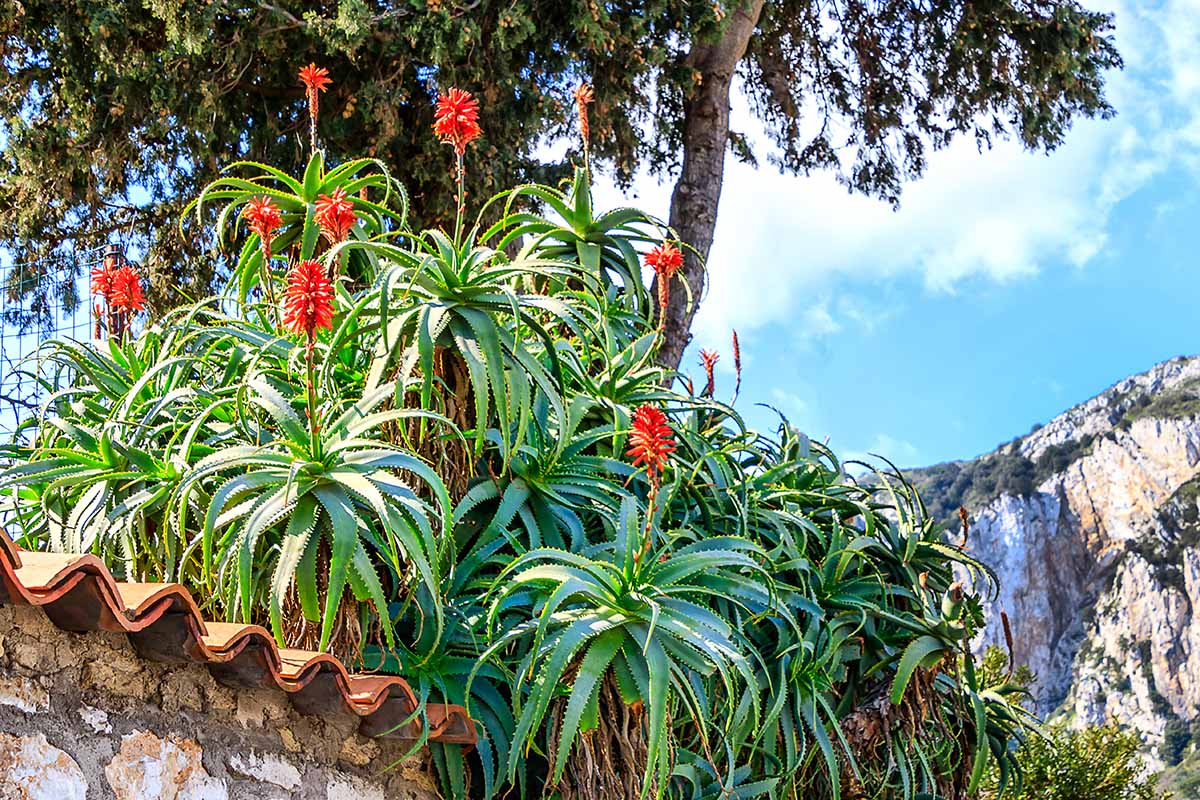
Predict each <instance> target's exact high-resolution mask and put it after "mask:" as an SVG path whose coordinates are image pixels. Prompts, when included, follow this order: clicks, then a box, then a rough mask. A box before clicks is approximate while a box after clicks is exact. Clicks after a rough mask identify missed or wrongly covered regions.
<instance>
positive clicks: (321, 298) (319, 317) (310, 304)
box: [283, 261, 333, 347]
mask: <svg viewBox="0 0 1200 800" xmlns="http://www.w3.org/2000/svg"><path fill="white" fill-rule="evenodd" d="M283 327H284V328H286V329H287V330H289V331H291V332H292V333H295V334H297V335H300V336H304V337H306V338H307V339H308V344H309V347H312V343H313V340H314V339H315V338H316V335H317V331H318V330H319V329H321V328H325V329H331V328H333V284H331V283H330V282H329V277H328V276H327V275H326V274H325V268H324V267H322V266H321V265H320V264H318V263H317V262H316V261H301V262H300V263H299V264H297V265H296V266H295V267H293V268H292V271H291V272H289V273H288V283H287V288H286V289H284V290H283Z"/></svg>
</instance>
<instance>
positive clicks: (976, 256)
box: [602, 0, 1200, 340]
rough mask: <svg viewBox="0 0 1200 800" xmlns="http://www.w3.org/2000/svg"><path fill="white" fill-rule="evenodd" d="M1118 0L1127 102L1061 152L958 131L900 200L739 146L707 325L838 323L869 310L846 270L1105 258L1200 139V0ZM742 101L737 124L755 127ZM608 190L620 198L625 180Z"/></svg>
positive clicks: (646, 196) (1024, 273)
mask: <svg viewBox="0 0 1200 800" xmlns="http://www.w3.org/2000/svg"><path fill="white" fill-rule="evenodd" d="M1113 1H1115V2H1119V3H1120V4H1119V5H1117V6H1116V7H1115V10H1116V12H1117V44H1118V48H1119V49H1120V51H1121V53H1122V55H1123V56H1124V58H1125V60H1126V64H1127V67H1126V70H1125V71H1124V72H1121V73H1113V74H1111V75H1110V76H1109V96H1110V99H1111V101H1112V102H1113V104H1114V105H1115V106H1116V108H1117V110H1118V116H1117V117H1116V118H1115V119H1112V120H1083V121H1080V122H1077V123H1076V124H1075V126H1074V127H1073V129H1072V130H1071V131H1069V132H1068V134H1067V137H1066V142H1065V144H1064V145H1063V146H1061V147H1060V148H1059V149H1058V150H1056V151H1055V152H1053V153H1052V154H1050V155H1048V156H1047V155H1043V154H1040V153H1029V152H1026V151H1024V150H1023V149H1022V148H1021V147H1020V146H1019V145H1017V144H1015V143H1013V142H1000V143H998V144H997V145H996V146H995V147H994V148H993V149H991V150H988V151H984V152H982V153H980V152H978V150H977V149H976V146H975V143H974V141H973V140H971V139H970V138H965V139H960V140H958V141H957V142H955V143H954V144H953V145H952V146H951V147H949V148H948V149H946V150H945V151H942V152H940V153H935V154H933V155H932V156H931V158H930V159H929V169H928V172H927V174H926V175H925V177H924V178H922V179H921V180H920V181H917V182H915V183H913V184H910V185H908V186H907V187H906V188H905V192H904V195H903V197H902V198H901V203H902V204H901V208H900V209H899V210H898V211H893V210H892V209H891V207H890V206H888V205H886V204H884V203H881V202H879V201H876V200H871V199H869V198H865V197H861V196H856V195H850V194H848V193H847V192H846V190H845V189H844V188H843V187H842V186H840V185H838V184H837V183H836V181H834V179H833V178H832V176H830V175H827V174H818V175H814V176H810V177H795V176H785V175H779V174H778V173H777V172H775V171H773V170H770V169H761V170H755V169H753V168H751V167H749V166H747V165H744V164H740V163H737V162H735V161H734V160H733V159H732V158H730V159H728V160H727V161H726V174H725V187H724V193H723V197H722V200H721V210H720V216H719V221H718V224H717V231H716V238H715V244H714V247H713V251H712V254H711V256H710V259H709V272H710V278H711V282H710V287H709V293H708V296H707V297H706V299H705V302H704V304H703V305H702V306H701V310H700V314H699V317H698V320H697V324H696V333H697V335H698V337H699V338H700V339H701V340H720V339H723V338H724V337H726V336H727V335H728V331H729V329H730V328H738V329H739V330H741V331H743V332H748V331H750V330H752V329H753V328H755V327H758V326H762V325H767V324H770V323H772V322H782V323H785V324H789V325H790V326H794V327H795V328H797V329H798V330H800V331H802V332H804V333H806V334H808V335H813V336H828V335H833V334H836V333H837V332H838V331H839V330H841V329H842V327H843V325H846V324H861V323H862V322H863V321H864V320H865V319H869V317H868V316H864V315H863V314H862V313H859V314H858V316H857V318H856V316H855V313H856V305H855V303H854V301H853V300H851V301H849V302H847V301H844V300H843V299H842V297H843V296H844V295H842V294H841V293H840V292H835V289H836V288H840V287H839V286H838V284H839V283H840V282H841V280H842V279H846V278H849V279H852V280H873V279H878V278H881V277H889V276H895V275H900V274H916V275H919V276H920V277H921V278H922V279H923V281H924V283H925V285H926V286H927V287H928V288H929V289H930V290H933V291H946V292H953V291H954V290H955V288H956V286H958V285H959V284H960V283H961V282H962V281H963V280H964V279H965V278H968V277H971V276H977V275H981V276H984V277H986V278H989V279H992V280H996V281H1009V280H1018V279H1021V278H1024V277H1028V276H1030V275H1032V274H1035V273H1036V272H1037V271H1038V270H1039V269H1042V268H1045V267H1046V266H1048V265H1055V264H1067V265H1073V266H1076V267H1082V266H1085V265H1086V264H1087V262H1088V261H1090V260H1092V259H1094V258H1097V257H1098V256H1100V255H1101V254H1102V253H1103V252H1104V249H1105V246H1106V244H1107V238H1108V234H1107V229H1108V223H1109V218H1110V215H1111V213H1112V211H1113V209H1114V207H1115V206H1116V205H1117V204H1118V203H1120V202H1121V201H1122V200H1124V199H1125V198H1127V197H1129V196H1130V195H1131V194H1133V193H1134V192H1136V191H1137V190H1138V189H1140V188H1142V187H1143V186H1145V185H1146V184H1147V182H1149V181H1150V180H1151V179H1153V178H1154V177H1155V176H1157V175H1159V174H1161V173H1163V172H1164V171H1165V170H1167V169H1168V168H1171V167H1174V166H1176V165H1178V164H1185V165H1186V164H1188V163H1190V162H1191V161H1192V160H1193V159H1195V158H1196V157H1197V152H1198V151H1200V113H1197V109H1200V47H1197V42H1200V0H1171V1H1170V2H1166V3H1164V4H1162V5H1159V6H1156V7H1154V8H1147V7H1145V6H1144V5H1143V4H1137V3H1136V2H1134V0H1110V2H1113ZM739 105H741V104H740V103H735V112H734V113H735V121H734V126H735V127H736V128H738V129H740V130H753V128H754V122H753V121H751V120H750V119H749V115H748V113H747V112H746V110H745V108H744V107H739ZM636 189H637V193H638V195H639V197H638V198H637V202H638V203H639V204H640V205H643V206H645V207H648V208H651V209H653V210H656V211H658V212H659V213H661V214H663V215H664V216H665V214H666V210H667V208H668V207H669V199H670V198H669V187H668V186H661V185H656V184H655V183H654V182H653V181H650V180H642V181H640V182H639V183H638V185H637V187H636ZM602 194H603V195H604V197H605V199H606V200H610V201H612V204H616V203H617V199H616V198H617V195H616V193H615V192H612V191H611V190H610V191H609V192H603V193H602ZM859 311H861V309H859Z"/></svg>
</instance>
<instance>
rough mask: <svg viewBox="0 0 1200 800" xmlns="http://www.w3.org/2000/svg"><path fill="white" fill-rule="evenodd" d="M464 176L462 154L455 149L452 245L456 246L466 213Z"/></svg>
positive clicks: (464, 169) (459, 239) (460, 237)
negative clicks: (456, 204) (455, 208)
mask: <svg viewBox="0 0 1200 800" xmlns="http://www.w3.org/2000/svg"><path fill="white" fill-rule="evenodd" d="M465 177H466V168H465V167H464V166H463V154H462V153H461V152H460V151H458V150H455V153H454V185H455V189H457V190H458V209H457V211H456V212H455V217H454V246H455V247H457V246H458V245H459V243H460V241H461V239H462V230H463V218H464V217H465V216H466V214H467V187H466V182H465V181H464V178H465Z"/></svg>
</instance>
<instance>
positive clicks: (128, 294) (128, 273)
mask: <svg viewBox="0 0 1200 800" xmlns="http://www.w3.org/2000/svg"><path fill="white" fill-rule="evenodd" d="M108 305H109V307H110V308H111V309H112V310H113V311H120V312H124V313H127V314H136V313H137V312H139V311H141V310H142V309H143V308H145V307H146V295H145V294H143V292H142V278H141V276H140V275H138V272H137V270H136V269H134V268H133V267H132V266H131V265H129V264H122V265H121V266H120V267H117V271H116V272H114V273H113V276H112V287H111V289H110V290H109V293H108Z"/></svg>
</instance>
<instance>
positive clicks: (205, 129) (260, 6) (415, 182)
mask: <svg viewBox="0 0 1200 800" xmlns="http://www.w3.org/2000/svg"><path fill="white" fill-rule="evenodd" d="M1112 24H1113V20H1112V18H1111V16H1110V15H1106V14H1100V13H1094V12H1090V11H1087V10H1085V9H1083V8H1082V7H1081V6H1079V5H1078V4H1077V3H1076V2H1074V0H981V1H977V2H971V3H962V2H958V0H934V2H916V1H915V0H886V2H879V3H865V2H859V1H858V0H848V1H847V0H834V1H833V2H813V1H812V0H809V2H792V1H781V2H765V0H747V2H744V3H721V2H717V3H712V2H707V3H702V2H682V3H681V2H662V0H651V1H650V2H638V0H619V1H618V2H612V3H604V4H600V3H594V2H588V3H572V2H554V1H553V0H516V1H515V2H504V3H497V2H491V0H477V2H473V3H469V4H468V3H461V2H451V1H450V0H426V2H424V3H416V2H414V3H393V2H385V1H384V0H378V1H377V2H367V0H340V2H324V3H300V2H295V1H294V0H278V2H247V1H245V0H242V1H239V0H223V1H221V2H210V3H204V4H197V3H182V2H178V0H149V1H148V2H145V3H139V4H131V3H126V2H123V1H122V0H104V1H103V2H88V3H83V2H79V1H78V0H67V1H66V2H61V1H60V0H22V1H21V2H16V0H2V2H0V41H2V44H0V54H2V56H3V60H4V64H5V72H4V75H3V77H0V119H2V123H0V125H2V127H0V135H2V140H0V141H2V146H0V187H2V189H0V247H4V248H7V249H8V250H9V251H10V252H11V254H12V255H13V256H14V258H15V260H16V261H17V262H18V263H26V262H35V263H36V262H38V261H39V260H42V259H45V258H46V257H47V256H48V255H49V254H50V253H51V252H52V251H55V250H59V251H61V250H63V249H64V248H66V249H70V248H78V247H85V246H92V245H95V244H97V243H100V242H104V241H110V240H113V239H116V238H120V239H122V240H123V241H125V242H127V243H136V244H138V245H140V247H141V248H142V250H143V252H144V255H143V257H142V260H143V261H144V262H145V265H146V266H147V267H148V272H149V273H150V275H151V280H152V285H151V288H150V299H151V302H152V304H153V305H154V306H155V307H156V308H158V309H163V308H165V307H167V306H170V305H174V304H176V303H178V302H180V301H182V300H183V293H191V294H192V295H196V296H198V295H199V294H200V292H201V290H202V289H203V288H207V286H208V285H209V283H210V280H211V278H212V277H213V275H214V273H215V272H217V271H220V270H221V269H222V268H223V267H224V266H225V265H224V264H222V262H220V261H219V260H217V259H215V258H214V257H212V256H211V255H209V254H208V253H207V252H206V249H205V247H204V244H205V243H206V241H207V240H206V238H204V237H200V236H197V235H188V236H186V237H184V236H181V235H180V233H179V231H178V229H177V228H175V227H174V226H173V225H172V224H171V223H170V222H169V220H172V219H174V218H175V217H176V215H177V213H178V211H179V209H180V208H181V207H182V205H183V204H184V203H186V202H187V201H188V200H189V199H191V198H192V197H193V196H194V195H195V193H196V191H197V190H198V188H199V187H200V186H202V185H204V183H205V182H207V181H209V180H211V179H212V178H213V177H214V176H215V175H216V173H217V171H218V168H219V165H223V164H227V163H229V162H230V161H233V160H236V159H238V158H254V159H258V160H266V161H270V162H272V163H276V164H279V165H280V166H281V167H284V168H286V169H291V168H295V167H298V166H300V165H301V164H302V161H303V159H302V154H303V152H304V147H303V140H304V138H305V130H306V116H305V104H304V100H303V87H301V86H300V84H299V82H298V81H297V80H296V71H297V69H298V68H299V67H300V66H301V65H303V64H307V63H309V62H317V63H319V64H321V65H322V66H324V67H326V68H328V69H329V70H330V73H331V76H332V78H333V82H334V83H333V86H332V87H331V89H330V90H329V92H328V93H327V94H325V95H323V96H322V99H321V102H322V104H323V108H324V109H325V111H326V113H323V114H322V116H321V123H320V126H321V129H320V135H321V138H322V141H323V142H326V143H328V144H327V146H328V147H329V149H330V158H331V159H332V160H333V161H337V160H344V159H347V158H351V157H356V156H376V157H379V158H381V159H382V160H383V161H385V162H386V163H388V164H390V165H394V168H395V169H396V170H397V171H398V173H399V174H397V175H396V177H398V178H399V179H400V180H402V181H403V182H404V184H405V185H406V186H407V187H408V189H409V191H410V193H411V194H412V196H413V207H415V208H432V207H441V205H442V204H438V203H430V202H424V200H426V199H427V198H428V197H431V196H433V195H441V196H449V194H450V193H451V192H452V191H453V183H452V181H453V177H452V175H451V174H449V172H448V171H447V170H446V167H445V159H444V157H443V154H442V153H440V152H438V151H439V148H440V145H438V144H437V143H436V141H435V140H433V139H432V138H431V137H429V136H428V135H427V132H428V130H429V126H430V124H431V122H432V113H433V100H434V98H435V97H436V95H437V92H438V88H439V87H446V86H450V85H458V86H462V87H464V88H468V89H470V90H471V91H473V92H474V93H475V94H476V95H477V96H478V97H480V99H481V102H482V113H481V123H482V125H483V128H484V131H485V134H484V139H483V140H482V147H481V149H480V152H481V155H482V158H481V159H480V162H481V163H480V166H479V168H477V169H476V170H474V171H473V173H472V175H471V181H472V183H471V185H470V186H469V187H468V189H469V193H470V195H471V196H476V197H484V196H487V195H488V194H489V193H490V192H491V191H494V190H495V189H497V188H498V187H500V186H505V185H509V184H511V183H513V182H520V181H525V180H534V179H538V180H549V181H553V180H555V179H557V178H559V177H563V176H565V175H566V174H567V172H568V170H567V166H568V162H570V161H571V160H572V159H574V158H575V156H576V155H577V153H578V150H577V149H576V150H574V151H571V152H568V153H567V154H566V155H565V156H564V157H563V158H561V159H555V158H551V159H547V158H546V155H545V154H546V152H547V148H545V147H543V145H544V144H545V143H546V142H547V141H550V140H555V139H557V138H560V137H561V136H562V135H563V134H566V133H568V132H570V131H571V129H572V127H573V126H574V124H575V123H574V120H573V115H572V114H571V113H570V110H569V104H570V94H571V91H572V90H573V88H574V87H575V85H576V84H577V83H578V82H579V81H581V80H586V81H588V82H590V83H591V84H592V85H593V87H594V93H595V98H596V102H595V105H594V106H593V108H592V115H591V117H592V131H591V149H592V155H593V158H594V159H595V160H596V161H597V162H598V163H599V164H601V165H604V166H605V167H606V168H608V169H611V170H612V171H613V172H614V173H615V175H616V177H617V179H618V180H619V181H628V180H629V179H630V178H631V177H632V176H633V175H634V174H635V172H636V171H637V170H639V169H648V170H650V171H651V172H654V173H657V174H662V175H666V176H678V183H677V185H676V191H675V194H674V197H673V203H672V215H671V221H672V223H673V225H675V227H676V228H677V230H678V234H679V236H680V238H681V239H682V240H684V241H685V242H687V243H688V244H689V245H691V246H692V247H693V248H694V249H695V253H696V255H695V256H693V257H689V259H688V264H687V265H686V268H685V271H686V276H687V278H688V281H689V283H690V284H691V285H692V288H693V295H695V296H696V297H699V296H700V295H701V293H702V290H703V273H702V269H701V266H700V262H701V260H702V258H703V257H705V256H706V255H707V252H708V249H709V246H710V245H711V239H712V231H713V228H714V226H715V222H716V213H717V203H718V201H719V197H720V187H721V170H722V168H723V163H724V156H725V152H726V150H727V149H730V147H731V146H732V148H733V150H734V152H735V154H737V155H739V156H740V157H743V158H751V159H753V158H756V157H757V156H765V157H766V158H767V159H768V160H769V161H771V162H772V163H773V164H775V165H776V166H778V167H779V168H782V169H785V170H790V171H794V172H801V173H803V172H808V171H810V170H816V169H833V170H836V171H837V173H838V175H839V176H840V178H841V179H842V180H843V181H844V183H845V184H846V186H847V187H848V188H849V189H850V190H853V191H861V192H866V193H869V194H872V195H875V196H878V197H881V198H884V199H885V200H888V201H890V202H893V203H894V202H897V201H898V199H899V196H900V191H901V187H902V184H903V182H904V181H905V180H907V179H911V178H915V177H917V176H919V175H920V174H921V173H922V171H923V170H924V168H925V164H926V158H927V153H928V152H929V150H931V149H936V148H938V147H941V146H944V145H945V144H946V143H948V142H949V141H950V140H951V138H952V137H954V136H955V135H956V134H960V133H961V134H967V135H974V136H975V137H977V138H979V139H980V141H981V142H983V143H985V144H986V143H987V142H990V141H991V140H992V138H993V137H996V136H1003V135H1015V136H1016V137H1018V138H1019V139H1020V140H1021V141H1022V142H1023V143H1024V144H1025V145H1026V146H1028V147H1030V148H1043V149H1048V148H1052V147H1054V146H1055V145H1057V144H1058V143H1059V142H1061V141H1062V139H1063V136H1064V135H1065V133H1066V130H1067V128H1068V127H1069V125H1070V122H1071V120H1072V119H1073V118H1075V117H1076V116H1078V115H1097V114H1098V115H1108V114H1110V113H1111V108H1110V107H1109V105H1108V103H1107V102H1106V100H1105V98H1104V94H1103V87H1104V73H1105V70H1107V69H1109V68H1111V67H1115V66H1119V64H1120V58H1119V56H1118V54H1117V52H1116V50H1115V47H1114V45H1113V42H1112V39H1111V30H1112ZM735 76H736V77H737V78H738V81H737V83H736V84H735V83H734V78H735ZM734 85H737V86H740V87H741V89H742V90H743V91H745V92H746V94H747V96H748V99H749V101H750V105H751V107H752V109H753V110H754V112H755V114H756V115H757V116H758V117H759V119H761V120H762V122H763V123H764V124H765V127H766V130H767V131H768V132H769V134H770V137H771V138H772V139H773V150H772V152H771V153H767V154H755V153H753V152H751V150H750V148H749V146H748V144H747V141H748V140H747V138H746V137H745V136H744V135H743V134H744V132H739V131H736V130H731V129H730V123H729V111H728V110H729V93H730V87H731V86H734ZM571 140H572V141H575V138H574V137H572V139H571ZM415 222H417V223H418V224H420V223H431V224H437V223H439V222H443V220H440V219H427V220H416V221H415ZM34 271H36V269H35V270H34ZM26 285H32V284H29V283H28V282H27V284H26ZM672 303H673V308H672V313H671V314H669V315H668V334H669V335H668V342H667V346H666V347H665V348H664V350H665V351H666V353H667V360H668V361H670V360H671V359H672V358H673V359H674V360H675V361H676V362H677V361H678V356H679V354H680V353H682V348H683V346H684V345H686V341H687V336H688V335H687V328H688V326H689V325H690V321H691V314H692V313H694V305H692V306H691V308H689V307H688V303H687V297H686V295H685V293H683V292H677V293H676V295H675V297H674V298H673V300H672Z"/></svg>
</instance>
